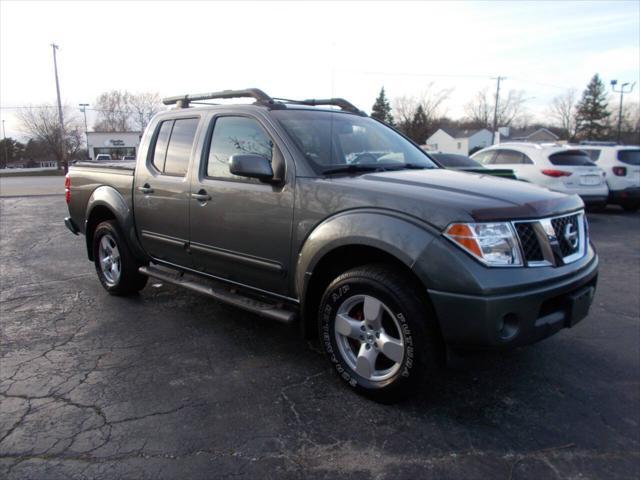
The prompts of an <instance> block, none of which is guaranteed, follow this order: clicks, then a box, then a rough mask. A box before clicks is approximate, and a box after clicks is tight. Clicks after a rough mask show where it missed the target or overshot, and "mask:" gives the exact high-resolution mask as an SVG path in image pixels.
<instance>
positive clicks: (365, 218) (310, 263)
mask: <svg viewBox="0 0 640 480" xmlns="http://www.w3.org/2000/svg"><path fill="white" fill-rule="evenodd" d="M433 238H434V233H433V232H432V231H431V229H430V228H429V227H428V226H425V225H423V224H420V223H418V222H416V221H415V220H414V219H413V218H412V217H409V216H405V215H403V214H395V213H389V212H377V211H351V212H347V213H345V214H342V215H338V216H336V217H332V218H331V219H328V220H326V221H325V222H323V223H322V224H320V225H319V226H318V227H316V228H315V229H314V231H313V232H312V233H311V234H310V235H309V236H308V237H307V240H306V241H305V243H304V244H303V246H302V248H301V250H300V253H299V255H298V261H297V265H296V275H295V289H296V294H297V295H298V298H299V299H300V303H301V308H300V311H301V316H302V321H301V328H302V333H303V335H304V337H305V338H307V339H310V338H314V337H315V336H316V334H317V331H316V328H315V327H316V314H317V309H318V308H319V304H320V300H321V297H322V294H323V293H324V290H325V289H326V287H327V286H328V284H329V283H330V282H331V280H333V279H334V278H335V277H337V276H338V275H339V274H341V273H343V272H345V271H347V270H349V269H351V268H354V267H357V266H361V265H366V264H373V263H376V264H385V265H388V266H389V267H390V268H393V269H395V270H397V271H400V272H401V273H402V274H404V275H406V276H407V277H408V278H409V279H411V280H412V281H414V282H415V283H416V284H417V285H418V286H419V287H421V288H420V290H421V291H423V292H424V295H425V300H426V301H427V302H428V298H427V292H426V284H425V279H422V278H419V277H418V275H417V274H416V272H415V271H414V268H413V267H414V264H415V262H416V261H417V260H418V258H420V255H421V254H422V252H423V251H424V250H425V249H426V248H427V246H428V245H429V243H431V241H432V240H433Z"/></svg>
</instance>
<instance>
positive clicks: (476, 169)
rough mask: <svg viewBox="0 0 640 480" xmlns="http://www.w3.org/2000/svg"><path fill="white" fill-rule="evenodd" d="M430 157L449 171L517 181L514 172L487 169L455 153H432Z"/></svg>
mask: <svg viewBox="0 0 640 480" xmlns="http://www.w3.org/2000/svg"><path fill="white" fill-rule="evenodd" d="M429 156H430V157H431V158H433V159H435V160H436V162H438V163H439V164H440V165H441V166H443V167H444V168H448V169H449V170H458V171H459V172H467V173H480V174H483V175H493V176H495V177H503V178H511V179H515V178H516V176H515V174H514V173H513V170H509V169H507V168H494V169H491V168H486V167H484V166H482V165H481V164H480V163H478V162H476V161H475V160H474V159H472V158H469V157H467V156H466V155H458V154H455V153H430V154H429Z"/></svg>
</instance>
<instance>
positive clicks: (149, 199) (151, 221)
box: [133, 118, 199, 266]
mask: <svg viewBox="0 0 640 480" xmlns="http://www.w3.org/2000/svg"><path fill="white" fill-rule="evenodd" d="M198 122H199V118H176V119H170V120H164V121H162V122H160V124H159V125H158V126H157V129H156V131H155V135H154V138H153V139H152V142H151V145H150V147H149V152H150V154H149V155H148V158H147V162H145V163H144V164H142V162H141V163H140V166H139V167H138V168H137V169H136V182H135V190H134V195H133V199H134V212H135V217H136V227H137V230H138V238H139V239H140V241H141V242H142V246H143V247H144V249H145V251H146V252H147V253H148V254H149V255H151V256H152V257H154V258H156V259H159V260H164V261H167V262H170V263H174V264H177V265H182V266H188V265H190V257H189V254H188V249H187V247H188V241H189V198H190V196H189V193H190V190H189V176H188V175H187V172H188V169H189V165H190V162H191V157H192V154H193V150H194V149H193V144H194V139H195V135H196V131H197V128H198Z"/></svg>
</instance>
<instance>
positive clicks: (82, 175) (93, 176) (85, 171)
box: [69, 161, 136, 233]
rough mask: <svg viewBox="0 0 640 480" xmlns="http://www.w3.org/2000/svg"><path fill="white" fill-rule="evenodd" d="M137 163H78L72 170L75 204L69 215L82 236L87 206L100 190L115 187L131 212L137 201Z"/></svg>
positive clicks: (72, 198) (72, 189)
mask: <svg viewBox="0 0 640 480" xmlns="http://www.w3.org/2000/svg"><path fill="white" fill-rule="evenodd" d="M135 166H136V162H134V161H114V162H77V163H75V164H73V165H72V166H71V167H70V168H69V177H70V179H71V201H70V203H69V213H70V214H71V218H72V219H73V221H74V222H75V224H76V225H77V226H78V228H79V229H80V231H81V232H82V233H85V232H84V228H85V220H86V218H85V214H86V208H87V203H88V201H89V198H91V195H92V194H93V193H94V192H95V191H96V189H98V188H101V187H102V188H105V187H107V188H109V187H110V188H113V189H115V190H117V191H118V192H119V194H120V195H121V196H122V198H123V199H124V200H125V202H126V203H127V207H128V208H129V209H131V207H132V202H133V190H132V189H133V174H134V171H135Z"/></svg>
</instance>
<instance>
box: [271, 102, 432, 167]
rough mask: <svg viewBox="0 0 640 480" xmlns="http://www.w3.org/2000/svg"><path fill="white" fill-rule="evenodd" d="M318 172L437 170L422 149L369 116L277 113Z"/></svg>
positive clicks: (283, 125)
mask: <svg viewBox="0 0 640 480" xmlns="http://www.w3.org/2000/svg"><path fill="white" fill-rule="evenodd" d="M271 113H272V115H273V116H274V117H276V118H277V119H278V121H279V122H280V124H281V125H282V127H283V128H284V129H285V130H286V131H287V133H288V134H289V136H291V137H292V139H293V140H294V141H295V142H296V144H297V146H298V148H299V149H300V150H301V151H302V153H304V155H305V156H306V157H307V159H308V160H309V161H310V162H311V163H312V165H313V167H314V168H315V169H316V170H317V171H318V172H328V171H331V170H336V169H340V168H342V167H345V168H349V167H350V168H353V169H355V168H358V167H362V169H366V168H370V169H377V168H380V169H386V168H389V169H394V168H405V167H412V168H437V166H436V165H435V164H434V163H433V162H432V161H431V160H430V159H429V157H428V156H427V155H426V154H425V153H424V152H423V151H422V150H420V148H418V147H416V146H415V145H413V144H412V143H411V142H409V141H407V140H406V139H405V138H403V137H402V136H401V135H399V134H398V133H396V132H395V131H393V130H392V129H391V128H389V127H386V126H384V125H382V124H381V123H379V122H376V121H375V120H372V119H371V118H368V117H360V116H357V115H351V114H344V113H338V112H336V113H333V112H326V111H313V110H274V111H272V112H271Z"/></svg>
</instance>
